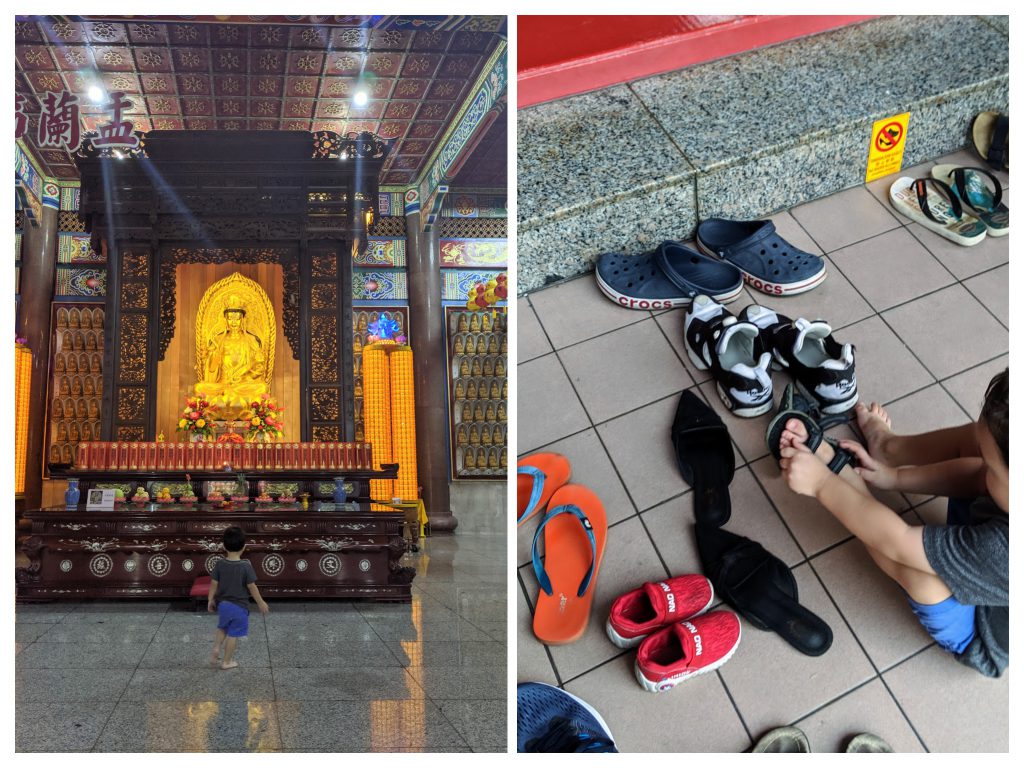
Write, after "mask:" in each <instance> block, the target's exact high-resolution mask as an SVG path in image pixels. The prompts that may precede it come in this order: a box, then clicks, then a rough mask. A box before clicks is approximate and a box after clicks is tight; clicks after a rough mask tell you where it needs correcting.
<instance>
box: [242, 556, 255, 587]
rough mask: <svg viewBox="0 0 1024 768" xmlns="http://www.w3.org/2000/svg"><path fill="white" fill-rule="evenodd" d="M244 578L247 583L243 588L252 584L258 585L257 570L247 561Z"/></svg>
mask: <svg viewBox="0 0 1024 768" xmlns="http://www.w3.org/2000/svg"><path fill="white" fill-rule="evenodd" d="M243 578H244V579H245V583H244V584H243V585H242V586H245V587H248V586H249V585H250V584H255V583H256V570H255V569H254V568H253V567H252V563H250V562H249V561H248V560H246V561H245V576H244V577H243Z"/></svg>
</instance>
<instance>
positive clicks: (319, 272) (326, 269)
mask: <svg viewBox="0 0 1024 768" xmlns="http://www.w3.org/2000/svg"><path fill="white" fill-rule="evenodd" d="M313 277H327V278H330V279H332V280H335V279H337V277H338V255H337V254H336V253H334V251H328V252H327V253H320V254H316V255H315V256H313Z"/></svg>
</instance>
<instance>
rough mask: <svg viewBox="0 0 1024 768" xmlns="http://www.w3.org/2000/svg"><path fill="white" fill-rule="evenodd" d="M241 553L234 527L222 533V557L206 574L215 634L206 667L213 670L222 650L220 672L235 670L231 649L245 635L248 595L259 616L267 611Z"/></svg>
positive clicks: (240, 539)
mask: <svg viewBox="0 0 1024 768" xmlns="http://www.w3.org/2000/svg"><path fill="white" fill-rule="evenodd" d="M243 549H245V532H244V531H243V530H242V529H241V528H239V527H238V526H237V525H233V526H231V527H230V528H227V529H225V531H224V551H225V552H226V553H227V556H226V557H222V558H221V559H220V560H218V561H217V564H216V565H214V566H213V573H211V574H210V596H209V597H208V598H207V601H206V610H207V611H209V612H210V613H213V612H214V611H216V612H217V617H218V621H217V633H216V634H215V635H214V638H213V652H212V653H211V654H210V664H211V665H212V666H217V661H218V659H219V658H220V650H221V646H222V645H223V646H224V660H223V661H222V662H221V665H220V668H221V669H232V668H233V667H237V666H238V662H237V661H235V660H234V658H233V657H234V655H235V645H236V644H237V643H238V638H240V637H246V636H247V635H248V634H249V595H252V598H253V600H255V601H256V605H257V606H259V609H260V613H267V612H268V611H269V610H270V608H269V607H268V606H267V604H266V603H265V602H263V597H262V596H261V595H260V590H259V588H258V587H257V586H256V571H254V570H253V567H252V563H250V562H249V561H248V560H243V559H242V550H243Z"/></svg>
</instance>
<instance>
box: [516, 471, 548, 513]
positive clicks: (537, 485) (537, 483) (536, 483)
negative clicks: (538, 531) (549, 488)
mask: <svg viewBox="0 0 1024 768" xmlns="http://www.w3.org/2000/svg"><path fill="white" fill-rule="evenodd" d="M516 474H518V475H527V476H529V477H532V478H533V489H532V490H531V491H530V500H529V501H527V502H526V509H524V510H523V514H521V515H520V516H519V518H518V519H517V520H516V522H517V523H521V522H523V520H525V519H526V518H528V517H529V516H530V515H532V514H533V510H534V509H536V508H537V503H538V502H539V501H540V497H541V496H542V495H543V494H544V473H543V472H541V471H540V470H539V469H537V468H536V467H531V466H527V465H525V464H524V465H523V466H521V467H519V469H518V470H517V472H516Z"/></svg>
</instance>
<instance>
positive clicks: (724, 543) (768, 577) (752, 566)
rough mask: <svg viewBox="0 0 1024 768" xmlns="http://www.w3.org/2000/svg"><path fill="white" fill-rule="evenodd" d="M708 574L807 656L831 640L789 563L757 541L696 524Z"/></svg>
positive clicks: (735, 602)
mask: <svg viewBox="0 0 1024 768" xmlns="http://www.w3.org/2000/svg"><path fill="white" fill-rule="evenodd" d="M695 534H696V538H697V549H698V551H699V552H700V559H701V563H702V564H703V568H704V575H705V576H707V577H708V579H710V580H711V583H712V585H713V586H714V588H715V594H717V595H720V596H721V597H722V599H724V600H725V601H726V602H727V603H729V605H731V606H732V607H733V608H735V609H736V610H737V611H738V612H739V614H740V615H741V616H742V617H743V618H744V619H746V620H747V621H749V622H750V623H751V624H753V625H754V626H755V627H757V628H758V629H763V630H768V631H772V632H775V633H776V634H778V635H779V637H781V638H782V639H783V640H785V641H786V642H787V643H789V644H790V645H791V646H793V647H794V648H796V649H797V650H798V651H800V652H801V653H803V654H806V655H807V656H821V655H822V654H823V653H825V651H827V650H828V649H829V647H830V646H831V645H832V629H831V628H830V627H829V625H828V624H826V623H825V622H824V621H823V620H822V619H821V617H819V616H818V615H816V614H814V613H812V612H811V611H809V610H807V608H805V607H804V606H802V605H800V603H799V595H798V592H797V585H796V579H795V578H793V572H792V571H791V570H790V569H789V567H788V566H787V565H786V564H785V563H784V562H782V561H781V560H780V559H779V558H777V557H776V556H775V555H773V554H771V553H770V552H768V550H766V549H765V548H764V547H762V546H761V545H760V544H758V543H757V542H756V541H753V540H751V539H748V538H746V537H745V536H738V535H736V534H735V533H730V532H729V531H726V530H724V529H722V528H715V527H714V526H709V525H701V524H699V523H698V524H697V525H696V526H695Z"/></svg>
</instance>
